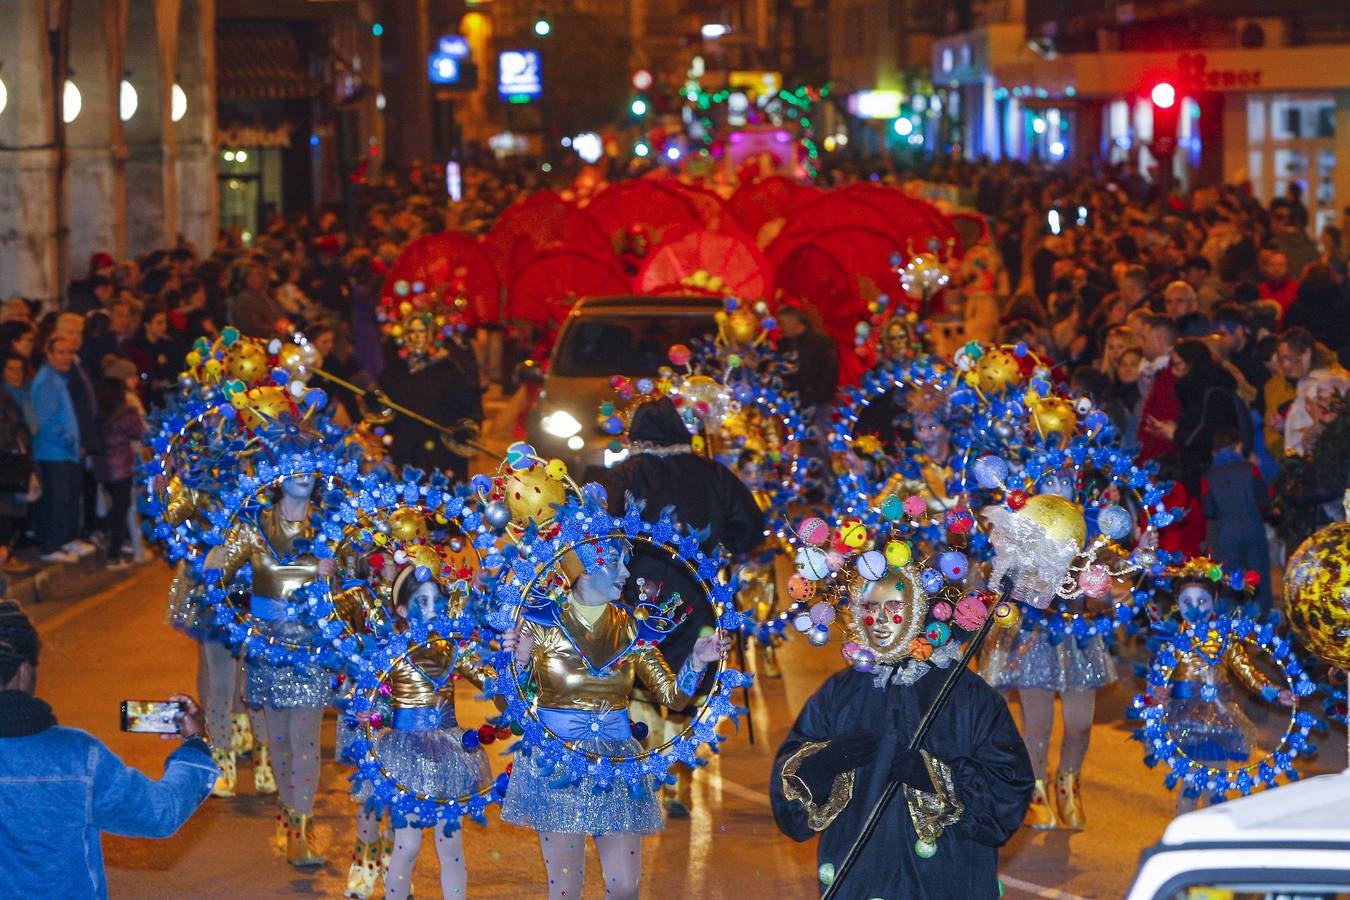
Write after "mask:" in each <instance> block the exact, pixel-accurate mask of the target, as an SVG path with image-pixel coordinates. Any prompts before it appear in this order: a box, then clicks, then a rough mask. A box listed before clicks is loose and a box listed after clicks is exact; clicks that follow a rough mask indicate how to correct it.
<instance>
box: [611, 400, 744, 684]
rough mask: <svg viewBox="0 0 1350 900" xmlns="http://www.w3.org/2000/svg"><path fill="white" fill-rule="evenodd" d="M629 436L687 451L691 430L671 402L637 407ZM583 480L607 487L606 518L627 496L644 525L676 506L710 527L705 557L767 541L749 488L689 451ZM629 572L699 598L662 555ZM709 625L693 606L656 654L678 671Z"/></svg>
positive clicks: (645, 458) (701, 609) (639, 460)
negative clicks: (639, 504) (639, 507)
mask: <svg viewBox="0 0 1350 900" xmlns="http://www.w3.org/2000/svg"><path fill="white" fill-rule="evenodd" d="M628 436H629V438H630V440H632V441H634V442H636V443H641V444H649V445H652V446H655V447H665V448H676V447H681V446H683V447H688V446H689V445H690V435H689V431H688V429H686V428H685V427H684V422H683V420H682V419H681V418H680V414H679V412H678V411H677V410H676V409H675V404H674V403H672V402H671V401H670V400H669V399H668V398H662V399H660V400H656V401H652V402H650V403H645V404H643V405H642V406H640V407H638V409H637V410H635V411H634V413H633V420H632V422H631V423H630V425H629V430H628ZM586 480H587V481H595V482H598V483H599V484H601V485H603V486H604V487H605V490H606V492H607V493H608V495H609V503H608V506H609V511H610V514H611V515H616V516H622V515H623V513H624V507H625V495H626V494H632V496H633V497H634V498H635V499H637V500H643V501H646V507H645V508H644V510H643V513H642V516H643V518H644V519H646V520H647V521H649V522H655V521H656V520H657V519H658V518H659V517H660V515H661V510H662V509H664V508H665V507H667V506H673V507H674V508H675V517H676V519H678V520H679V522H680V523H681V524H683V525H687V526H688V527H689V528H692V529H695V530H698V531H702V530H703V529H707V532H708V533H707V536H706V537H704V539H703V541H702V549H703V550H704V552H708V551H710V550H712V549H713V548H714V547H716V546H718V545H720V546H721V547H722V548H723V549H725V550H726V551H727V552H728V553H732V554H736V553H744V552H746V551H747V550H751V549H753V548H754V547H756V546H758V545H759V543H760V542H761V541H762V540H763V539H764V513H763V512H761V511H760V508H759V505H758V504H757V503H755V496H754V494H753V493H751V491H750V489H749V488H748V487H746V486H745V484H744V483H742V482H741V480H740V478H738V477H737V476H736V473H735V472H732V471H731V470H730V469H728V468H727V467H726V466H724V465H722V464H721V463H719V462H716V461H715V460H711V459H707V458H706V457H703V456H699V455H698V454H696V453H694V452H693V451H692V450H690V451H689V452H687V453H673V454H670V455H656V454H653V453H640V452H639V453H634V454H633V455H631V456H629V457H628V459H626V460H624V461H623V462H622V463H620V464H619V465H617V466H615V467H614V468H612V469H608V470H603V469H592V470H590V471H588V472H587V473H586ZM629 569H630V571H631V573H632V577H631V578H630V579H629V582H628V583H629V585H635V583H636V581H637V579H638V578H646V579H647V580H648V581H650V582H659V583H661V584H663V585H664V587H663V593H665V594H669V593H670V592H671V590H678V591H679V592H680V594H681V596H684V597H701V595H702V591H701V590H700V589H699V587H698V586H697V584H696V583H695V581H694V580H693V579H692V578H691V577H690V576H689V573H688V571H687V570H686V569H685V568H684V566H683V565H680V564H678V563H675V562H674V561H673V560H671V559H670V558H669V557H667V556H666V555H665V554H663V553H641V552H639V553H635V554H634V557H633V560H632V563H631V564H630V565H629ZM712 624H713V613H712V609H711V608H710V606H709V605H708V604H707V603H695V604H694V605H693V609H692V611H691V612H690V615H689V617H688V618H686V619H685V620H684V622H682V623H681V624H680V627H679V628H678V629H676V630H675V631H674V633H672V634H671V635H670V636H669V637H667V638H666V639H665V640H663V641H662V642H661V653H662V655H664V656H665V658H666V661H667V662H668V663H670V665H671V667H672V668H674V669H676V670H677V671H678V669H679V667H680V666H681V665H683V664H684V661H685V659H686V658H687V657H688V656H689V654H690V653H692V652H693V650H694V642H695V641H696V640H698V636H699V631H700V630H702V629H703V628H705V627H708V626H711V625H712ZM710 671H711V669H710ZM709 678H710V676H709Z"/></svg>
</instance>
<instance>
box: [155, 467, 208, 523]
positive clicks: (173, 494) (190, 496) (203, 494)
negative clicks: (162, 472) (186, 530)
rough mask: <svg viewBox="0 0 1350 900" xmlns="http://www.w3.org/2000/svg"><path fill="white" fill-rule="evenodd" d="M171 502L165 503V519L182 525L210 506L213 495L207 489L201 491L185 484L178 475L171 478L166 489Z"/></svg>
mask: <svg viewBox="0 0 1350 900" xmlns="http://www.w3.org/2000/svg"><path fill="white" fill-rule="evenodd" d="M164 492H165V494H166V495H167V496H168V498H169V502H168V503H166V504H165V505H164V521H165V522H167V523H168V524H170V525H181V524H183V523H184V522H186V521H187V520H188V519H190V518H192V516H193V515H195V514H196V513H198V512H199V511H202V510H205V509H206V508H207V507H208V506H210V504H211V501H212V497H211V494H210V493H209V492H207V491H199V490H197V489H195V488H190V487H188V486H187V485H185V484H183V479H181V478H179V477H178V476H177V475H175V476H173V478H171V479H169V485H168V487H166V488H165V490H164Z"/></svg>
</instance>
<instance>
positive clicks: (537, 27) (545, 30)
mask: <svg viewBox="0 0 1350 900" xmlns="http://www.w3.org/2000/svg"><path fill="white" fill-rule="evenodd" d="M552 30H553V26H552V25H551V24H550V23H549V21H548V19H545V18H544V17H543V16H540V17H539V18H537V19H535V20H534V33H535V34H537V35H539V36H540V37H548V35H549V32H551V31H552Z"/></svg>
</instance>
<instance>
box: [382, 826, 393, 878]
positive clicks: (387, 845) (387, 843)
mask: <svg viewBox="0 0 1350 900" xmlns="http://www.w3.org/2000/svg"><path fill="white" fill-rule="evenodd" d="M379 844H380V877H381V878H383V877H384V876H385V874H386V873H387V872H388V871H389V860H391V859H393V858H394V835H393V833H392V832H390V833H388V834H385V835H384V836H383V837H381V838H380V841H379Z"/></svg>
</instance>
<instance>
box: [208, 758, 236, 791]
mask: <svg viewBox="0 0 1350 900" xmlns="http://www.w3.org/2000/svg"><path fill="white" fill-rule="evenodd" d="M211 761H212V762H214V763H215V764H216V768H218V769H220V777H218V778H217V779H216V786H215V787H213V788H211V796H212V797H233V796H234V786H235V784H236V783H237V782H238V780H239V769H238V767H237V766H236V765H235V761H234V751H232V750H227V749H223V748H221V747H212V748H211Z"/></svg>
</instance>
